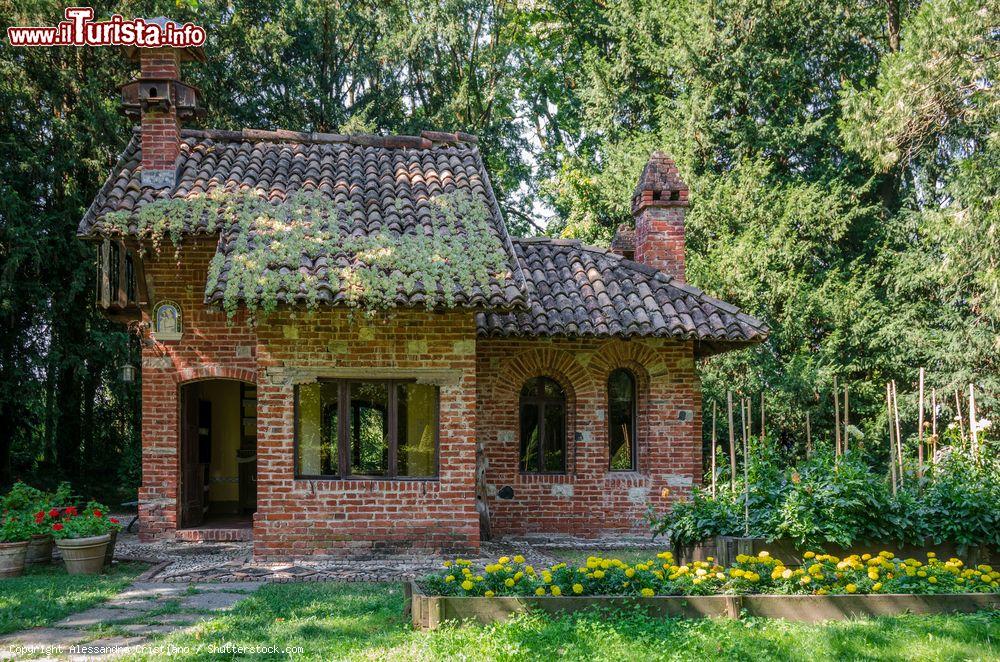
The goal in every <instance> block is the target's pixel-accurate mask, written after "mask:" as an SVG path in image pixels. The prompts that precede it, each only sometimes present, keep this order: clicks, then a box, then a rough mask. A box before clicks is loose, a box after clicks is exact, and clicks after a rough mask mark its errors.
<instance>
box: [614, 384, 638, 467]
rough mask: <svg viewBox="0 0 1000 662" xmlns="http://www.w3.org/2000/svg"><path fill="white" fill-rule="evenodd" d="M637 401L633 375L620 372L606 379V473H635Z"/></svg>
mask: <svg viewBox="0 0 1000 662" xmlns="http://www.w3.org/2000/svg"><path fill="white" fill-rule="evenodd" d="M637 418H638V399H637V397H636V380H635V375H633V374H632V372H631V371H630V370H626V369H624V368H620V369H618V370H615V371H613V372H612V373H611V374H610V375H609V376H608V470H609V471H636V470H638V464H637V462H636V456H637V450H638V446H637V445H636V439H635V428H636V419H637Z"/></svg>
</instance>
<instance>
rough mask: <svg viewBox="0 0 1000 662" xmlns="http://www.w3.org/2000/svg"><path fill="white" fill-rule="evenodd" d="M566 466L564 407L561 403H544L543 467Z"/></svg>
mask: <svg viewBox="0 0 1000 662" xmlns="http://www.w3.org/2000/svg"><path fill="white" fill-rule="evenodd" d="M565 468H566V409H565V407H563V405H561V404H556V403H548V402H547V403H545V468H544V471H563V470H564V469H565Z"/></svg>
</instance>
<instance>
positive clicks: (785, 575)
mask: <svg viewBox="0 0 1000 662" xmlns="http://www.w3.org/2000/svg"><path fill="white" fill-rule="evenodd" d="M791 576H792V571H791V570H789V569H788V568H785V570H784V572H782V573H781V577H782V579H789V578H790V577H791Z"/></svg>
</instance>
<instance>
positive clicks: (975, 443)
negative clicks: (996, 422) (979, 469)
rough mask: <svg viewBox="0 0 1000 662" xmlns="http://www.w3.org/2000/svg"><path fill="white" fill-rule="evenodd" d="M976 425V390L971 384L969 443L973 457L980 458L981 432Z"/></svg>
mask: <svg viewBox="0 0 1000 662" xmlns="http://www.w3.org/2000/svg"><path fill="white" fill-rule="evenodd" d="M977 428H978V426H977V425H976V388H975V387H974V386H973V385H972V384H969V441H970V442H971V444H972V446H971V448H972V457H978V456H979V430H978V429H977Z"/></svg>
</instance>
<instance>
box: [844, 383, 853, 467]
mask: <svg viewBox="0 0 1000 662" xmlns="http://www.w3.org/2000/svg"><path fill="white" fill-rule="evenodd" d="M850 410H851V407H850V405H849V404H848V400H847V384H844V452H845V453H846V452H847V447H848V445H849V444H848V440H849V438H850V435H849V434H848V432H847V426H848V425H850V414H849V412H850Z"/></svg>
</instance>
